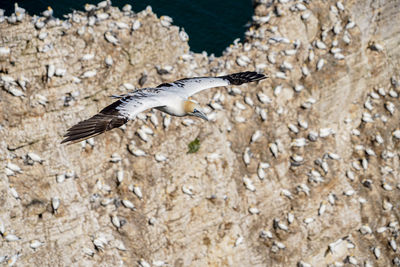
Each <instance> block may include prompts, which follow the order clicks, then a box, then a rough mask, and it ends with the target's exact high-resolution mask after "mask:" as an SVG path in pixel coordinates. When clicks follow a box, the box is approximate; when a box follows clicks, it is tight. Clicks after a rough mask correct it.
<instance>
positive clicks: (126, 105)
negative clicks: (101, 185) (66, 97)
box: [61, 88, 163, 143]
mask: <svg viewBox="0 0 400 267" xmlns="http://www.w3.org/2000/svg"><path fill="white" fill-rule="evenodd" d="M159 94H160V89H157V88H145V89H141V90H137V91H135V92H132V93H130V94H129V95H126V96H125V97H123V98H121V99H119V100H118V101H115V102H114V103H112V104H111V105H109V106H107V107H105V108H104V109H102V110H101V111H100V112H99V113H98V114H96V115H94V116H93V117H91V118H89V119H87V120H84V121H81V122H79V123H78V124H76V125H74V126H72V127H71V128H69V129H68V130H67V133H66V134H65V135H64V137H66V138H65V139H64V140H63V141H62V142H61V143H66V142H71V143H76V142H79V141H82V140H85V139H88V138H90V137H93V136H96V135H99V134H101V133H104V132H106V131H109V130H111V129H113V128H116V127H120V126H122V125H124V124H125V123H127V122H128V120H129V119H132V118H134V117H135V116H136V115H137V114H139V113H140V112H142V111H145V110H146V109H150V108H154V107H161V106H163V103H162V97H161V98H160V97H158V95H159Z"/></svg>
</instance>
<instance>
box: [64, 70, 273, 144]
mask: <svg viewBox="0 0 400 267" xmlns="http://www.w3.org/2000/svg"><path fill="white" fill-rule="evenodd" d="M265 78H267V76H265V75H264V74H258V73H257V72H250V71H246V72H239V73H234V74H230V75H226V76H220V77H196V78H186V79H182V80H178V81H175V82H172V83H163V84H160V85H159V86H157V87H156V88H143V89H139V90H135V91H132V92H130V93H128V94H124V95H119V96H112V97H113V98H117V99H119V100H118V101H116V102H114V103H112V104H111V105H109V106H107V107H105V108H104V109H102V110H101V111H100V112H99V113H98V114H96V115H94V116H93V117H91V118H89V119H87V120H84V121H81V122H79V123H78V124H76V125H75V126H73V127H71V128H70V129H68V131H67V133H66V134H65V135H64V137H66V138H65V139H64V140H63V141H62V142H61V143H66V142H71V143H75V142H78V141H82V140H85V139H88V138H90V137H93V136H96V135H99V134H101V133H104V132H106V131H109V130H111V129H113V128H116V127H120V126H122V125H124V124H125V123H127V122H128V121H129V120H132V119H134V118H135V117H136V115H137V114H139V113H140V112H143V111H145V110H147V109H150V108H156V109H158V110H160V111H162V112H165V113H167V114H170V115H173V116H178V117H183V116H187V115H191V116H196V117H199V118H202V119H204V120H208V118H207V116H206V115H205V114H204V113H203V111H202V109H201V108H200V106H199V105H198V104H197V103H195V102H193V101H192V100H189V99H188V98H189V97H190V96H192V95H194V94H196V93H198V92H200V91H202V90H204V89H208V88H213V87H219V86H227V85H231V84H232V85H241V84H243V83H248V82H254V81H260V80H263V79H265Z"/></svg>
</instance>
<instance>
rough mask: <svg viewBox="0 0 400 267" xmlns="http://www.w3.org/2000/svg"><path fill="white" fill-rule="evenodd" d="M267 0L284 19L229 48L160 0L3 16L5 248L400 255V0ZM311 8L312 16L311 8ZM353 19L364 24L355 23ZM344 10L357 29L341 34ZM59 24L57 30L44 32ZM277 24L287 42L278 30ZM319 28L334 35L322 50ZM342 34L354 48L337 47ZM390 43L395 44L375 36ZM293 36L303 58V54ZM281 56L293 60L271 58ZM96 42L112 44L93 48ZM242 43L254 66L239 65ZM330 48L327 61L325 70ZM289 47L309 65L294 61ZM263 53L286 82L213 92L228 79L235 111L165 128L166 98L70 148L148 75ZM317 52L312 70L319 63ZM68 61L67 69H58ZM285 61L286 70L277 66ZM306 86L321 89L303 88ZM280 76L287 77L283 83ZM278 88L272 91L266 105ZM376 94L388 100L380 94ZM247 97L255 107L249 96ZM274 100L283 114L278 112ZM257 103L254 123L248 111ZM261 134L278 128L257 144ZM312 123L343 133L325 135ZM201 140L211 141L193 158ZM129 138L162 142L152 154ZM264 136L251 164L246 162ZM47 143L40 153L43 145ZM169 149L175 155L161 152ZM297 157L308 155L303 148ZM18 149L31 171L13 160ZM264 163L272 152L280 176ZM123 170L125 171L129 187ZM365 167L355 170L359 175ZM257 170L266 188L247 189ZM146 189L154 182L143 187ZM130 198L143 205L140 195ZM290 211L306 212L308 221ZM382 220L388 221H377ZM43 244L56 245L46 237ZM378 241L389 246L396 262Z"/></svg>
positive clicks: (321, 262)
mask: <svg viewBox="0 0 400 267" xmlns="http://www.w3.org/2000/svg"><path fill="white" fill-rule="evenodd" d="M258 2H259V3H258ZM258 2H257V1H256V2H255V3H254V4H255V15H257V16H259V17H265V16H271V18H270V19H269V22H268V23H261V24H260V25H258V24H254V25H253V26H251V27H250V28H249V29H248V31H247V32H246V36H247V37H246V42H245V44H242V43H236V44H234V45H231V46H230V47H228V48H227V49H226V51H225V52H224V55H223V56H221V57H217V58H212V57H208V56H207V55H206V54H195V53H192V52H190V51H189V46H188V44H187V42H184V41H182V40H181V39H180V38H179V28H178V27H176V26H169V27H166V26H162V25H161V22H160V19H158V18H157V17H156V15H155V14H154V13H152V11H151V9H150V8H148V9H147V10H145V11H142V12H140V13H137V14H134V13H132V12H130V11H126V12H124V13H122V12H121V11H119V10H118V9H117V8H114V7H111V8H109V9H106V10H102V9H100V10H97V11H92V13H93V14H90V15H91V17H89V16H88V14H87V13H82V12H74V14H71V15H70V18H69V19H68V20H66V21H65V22H63V21H60V20H53V21H49V22H47V24H46V26H45V27H44V28H42V29H40V30H37V29H36V28H35V26H34V24H33V23H32V22H31V20H32V18H31V17H29V16H26V17H25V18H24V20H23V21H22V22H21V23H16V24H8V22H7V21H5V22H2V23H0V47H4V49H2V50H1V51H5V52H2V54H0V71H1V74H0V76H1V84H0V86H1V89H2V90H1V91H0V107H1V111H0V118H1V120H0V121H1V127H0V136H1V138H0V166H2V167H1V172H0V178H1V179H0V206H1V207H2V208H1V210H0V226H1V225H4V229H5V231H6V232H7V233H12V234H15V235H16V236H17V237H19V238H20V239H19V240H16V241H12V242H7V241H6V236H7V234H6V233H3V237H2V238H0V257H1V256H7V259H10V258H11V257H13V256H14V258H17V261H16V264H17V265H18V266H48V265H51V266H136V265H139V264H140V262H142V263H143V262H144V261H146V262H148V263H150V264H153V263H154V264H157V263H158V264H160V263H161V261H163V262H165V263H166V264H168V265H169V266H295V265H296V264H298V265H299V266H306V265H304V263H308V264H311V265H312V266H327V265H332V266H334V264H335V263H338V264H339V263H348V264H350V263H349V262H353V263H355V260H356V261H357V263H358V264H361V265H365V264H366V263H367V262H370V263H371V264H373V266H389V265H390V264H392V263H393V264H396V263H397V264H400V263H399V262H400V259H399V256H398V250H396V251H394V249H393V246H390V244H389V241H391V240H394V242H397V245H399V244H400V239H399V234H398V233H399V225H398V218H399V206H398V203H399V202H400V197H399V195H400V194H399V190H400V179H399V177H400V176H399V143H400V140H399V139H398V138H396V137H395V134H393V133H394V132H395V130H397V129H398V128H399V120H400V116H399V111H398V109H399V106H400V105H399V101H398V100H399V99H398V96H397V97H396V93H397V94H399V86H400V72H399V66H400V64H399V63H400V50H399V49H398V43H399V41H400V34H399V31H400V30H399V29H400V28H399V27H398V25H397V24H398V22H399V21H400V6H399V2H398V1H343V2H342V3H343V5H344V7H345V9H344V10H340V9H338V8H337V7H338V6H340V4H337V2H335V1H309V3H308V4H304V3H303V5H305V6H306V8H307V10H306V11H302V10H300V11H299V9H301V6H299V7H300V8H298V7H296V6H295V5H296V4H299V3H300V1H275V2H274V3H273V4H272V3H271V2H272V1H258ZM301 2H303V1H301ZM306 2H308V1H306ZM103 12H106V13H108V14H109V16H108V18H106V19H103V20H100V21H95V23H94V24H93V23H92V22H93V18H94V17H93V16H94V15H95V14H96V13H103ZM305 12H311V14H310V16H309V17H308V19H306V20H305V19H302V14H303V13H305ZM279 14H280V16H278V15H279ZM100 17H106V16H100ZM36 19H37V18H36ZM117 20H118V21H119V22H120V23H119V24H116V23H115V22H116V21H117ZM138 20H139V21H140V23H138V22H136V21H138ZM349 20H350V21H353V22H354V23H355V25H354V27H351V26H352V25H351V24H350V26H348V27H349V29H346V25H348V21H349ZM124 23H125V24H126V25H128V26H129V27H128V28H126V27H125V24H124ZM337 23H339V24H340V25H341V28H342V31H341V32H340V33H339V34H337V35H335V34H334V32H333V31H332V28H333V27H334V25H335V24H337ZM68 24H69V25H68ZM164 24H165V23H164ZM117 25H123V26H124V27H117ZM132 25H135V27H134V28H135V30H132ZM345 31H346V32H347V33H345ZM41 32H47V33H48V34H47V36H46V35H45V34H42V35H41V37H44V38H43V40H40V39H39V38H38V36H39V34H40V33H41ZM345 35H346V36H345ZM110 36H112V37H110ZM277 37H279V38H280V37H284V38H287V39H285V40H283V39H282V38H281V39H280V40H281V42H277V41H276V40H277ZM344 37H345V38H344ZM112 38H114V39H112ZM115 38H116V39H115ZM271 38H273V39H271ZM279 38H278V39H279ZM287 40H288V42H287ZM318 40H319V41H322V42H324V44H325V45H326V47H327V48H326V49H319V48H317V47H316V45H315V43H314V42H316V41H318ZM348 40H350V43H349V44H346V41H348ZM110 41H111V42H110ZM335 41H337V47H339V48H340V49H341V52H340V53H341V54H343V55H344V59H335V57H334V55H333V54H332V53H330V52H329V50H330V49H331V47H332V43H333V44H334V43H335ZM373 44H379V45H380V46H381V47H382V48H383V50H381V51H376V50H380V49H375V50H374V49H373V47H374V46H373ZM380 46H379V47H380ZM375 47H378V46H375ZM7 48H9V50H10V51H9V53H7V51H8V49H7ZM293 49H296V50H297V51H296V53H295V54H294V55H293V54H291V53H292V52H288V53H285V50H293ZM310 49H312V50H313V52H314V55H315V57H314V59H313V60H312V61H309V59H308V57H309V50H310ZM268 53H275V54H276V63H275V64H271V63H269V61H268V60H267V55H268ZM86 54H94V57H93V58H92V59H89V60H81V58H82V57H83V56H84V55H86ZM188 54H190V55H191V56H188ZM110 56H111V58H112V62H111V63H110V60H109V57H110ZM238 56H246V57H248V58H249V59H250V61H251V62H250V63H248V62H247V63H245V64H248V65H247V66H239V65H238V64H237V63H236V59H237V58H238ZM107 57H108V60H107V62H108V63H107V64H106V63H105V59H106V58H107ZM89 58H90V57H89ZM321 58H323V59H324V61H325V64H324V66H323V67H322V68H321V69H320V70H319V71H317V69H316V66H317V62H318V60H319V59H321ZM284 61H285V62H287V63H290V64H291V65H292V66H293V68H292V70H288V69H282V68H281V67H280V66H281V65H282V63H283V62H284ZM51 65H52V66H53V67H50V66H51ZM256 66H258V67H260V66H261V67H262V68H261V69H260V71H262V72H264V73H266V74H268V75H269V76H270V78H269V79H267V80H264V81H262V82H259V83H258V84H254V83H253V84H247V85H243V86H240V90H241V91H242V94H241V95H240V94H239V95H238V94H234V93H228V92H229V91H230V90H231V88H228V90H227V89H226V88H216V89H213V90H209V91H205V92H202V93H200V94H199V95H197V96H195V99H197V100H198V101H199V102H200V103H201V104H202V105H207V104H209V103H211V98H212V96H214V95H215V93H217V92H220V93H221V95H222V98H221V97H219V99H217V100H216V101H217V102H219V104H220V105H222V107H223V109H222V110H215V111H212V112H215V120H214V121H211V122H204V121H201V120H198V119H194V124H192V125H190V126H185V125H183V124H182V120H183V119H182V118H172V123H171V125H170V126H169V127H168V128H167V129H164V128H163V124H162V122H163V119H164V118H163V115H162V114H160V112H158V111H148V112H146V113H145V114H146V115H151V114H152V113H154V114H155V115H156V116H157V118H158V121H159V124H158V126H157V127H155V126H154V125H153V124H152V123H151V122H150V116H148V117H147V119H146V121H142V120H140V119H137V120H136V121H134V122H130V123H129V124H128V125H127V127H126V129H125V130H121V129H115V130H113V131H111V132H108V133H106V134H103V135H101V136H98V137H96V138H94V140H90V141H87V142H86V143H83V145H81V144H74V145H70V146H66V145H61V144H60V141H61V140H62V135H63V134H64V133H65V131H66V129H67V128H69V127H70V126H72V125H74V124H75V123H77V122H79V121H80V120H83V119H86V118H88V117H90V116H92V115H93V114H95V113H96V112H98V111H99V110H100V109H101V108H103V107H105V106H106V105H108V104H110V103H111V102H112V100H111V99H110V98H109V97H108V96H110V95H112V94H121V93H125V92H126V91H127V89H126V87H127V86H128V87H130V85H127V83H129V84H131V85H133V86H135V87H136V88H140V86H139V79H140V78H141V77H142V74H143V73H146V74H147V76H148V79H147V81H146V82H145V84H144V86H147V87H150V86H157V85H158V84H160V83H162V82H168V81H173V80H175V79H179V78H183V77H193V76H204V75H222V74H227V73H233V72H238V71H245V70H254V69H255V68H256ZM286 66H287V64H286ZM303 66H307V67H308V69H309V71H310V75H308V76H307V77H304V76H303V74H302V70H301V68H302V67H303ZM53 69H54V70H55V74H56V75H51V74H52V73H50V75H49V70H51V72H53ZM57 69H62V70H65V73H63V71H58V72H57ZM277 72H284V73H285V76H286V79H280V78H276V76H275V74H276V73H277ZM57 73H58V74H57ZM60 73H61V75H60ZM159 73H164V74H159ZM4 75H8V76H4ZM49 76H51V77H49ZM9 77H11V78H13V79H14V80H15V82H13V81H12V80H11V81H10V79H9ZM24 81H25V82H24ZM21 84H22V85H21ZM124 84H125V85H124ZM299 84H301V85H303V86H304V89H303V90H302V91H300V92H295V91H294V90H293V88H294V87H295V86H296V85H299ZM278 85H282V90H281V92H280V93H277V94H274V92H273V89H274V88H276V87H277V86H278ZM379 88H383V89H379ZM13 89H19V90H20V91H21V92H23V96H15V94H13V93H12V92H15V91H13ZM383 91H385V96H383ZM390 91H392V92H391V94H389V92H390ZM260 92H262V93H264V94H265V95H267V96H268V97H269V98H270V99H271V100H272V102H271V103H261V102H260V101H259V100H258V99H257V93H260ZM371 93H372V94H371ZM377 96H378V97H377ZM245 97H247V100H245ZM374 97H375V98H374ZM248 98H250V99H251V100H252V102H253V103H254V104H253V105H249V104H245V103H251V102H249V99H248ZM311 98H312V99H311ZM368 99H370V102H371V104H372V107H373V108H372V110H368V109H367V108H365V107H364V103H365V102H366V101H367V100H368ZM237 101H239V102H241V103H242V104H244V105H245V107H246V109H244V110H240V109H238V108H236V107H235V103H236V102H237ZM314 102H315V103H314ZM388 102H391V103H392V104H394V107H395V111H394V113H393V115H391V113H390V112H389V111H388V110H387V109H386V108H385V107H386V106H387V105H388V104H387V103H388ZM260 110H265V111H266V114H267V119H266V120H264V121H263V120H262V119H261V117H260V115H259V114H260ZM366 112H367V113H369V114H370V116H369V115H368V114H365V113H366ZM213 116H214V115H213ZM239 117H242V118H244V122H241V123H239V122H237V120H236V119H237V118H239ZM299 119H300V120H305V121H307V122H308V128H307V129H305V128H302V127H300V126H298V128H299V132H298V133H297V134H296V133H293V132H292V131H290V130H289V128H288V125H289V124H294V125H297V123H298V120H299ZM363 119H364V121H365V122H363V121H362V120H363ZM242 120H243V119H242ZM369 121H371V122H369ZM142 125H147V126H148V127H150V128H151V129H152V130H153V131H154V136H151V135H149V141H148V142H144V141H142V140H141V139H140V138H139V136H137V134H135V132H136V129H139V128H140V127H141V126H142ZM329 128H331V129H329ZM256 130H260V131H261V132H262V135H261V137H260V138H259V139H258V140H257V142H253V143H250V140H251V136H252V135H253V134H254V132H255V131H256ZM310 132H316V133H319V134H320V135H322V136H325V137H318V138H317V140H316V141H315V142H311V141H310V140H308V139H307V138H308V135H309V133H310ZM354 133H356V134H358V133H359V134H358V135H355V134H354ZM377 135H380V136H381V138H382V140H383V143H380V141H381V140H380V138H379V136H378V137H376V136H377ZM196 137H197V138H199V140H200V142H201V146H200V150H199V151H198V152H196V153H193V154H188V153H187V151H188V144H189V143H190V142H191V141H193V140H194V139H195V138H196ZM300 138H306V142H305V146H299V145H301V143H304V141H303V140H301V139H300ZM296 139H298V140H297V141H295V140H296ZM92 141H93V142H92ZM132 142H133V144H132ZM271 146H276V148H277V157H274V156H273V155H272V153H271V150H270V147H271ZM128 147H129V148H132V147H135V148H139V149H141V150H143V151H144V152H145V153H146V155H145V156H141V157H136V156H134V155H132V154H131V153H130V152H129V151H128ZM246 148H249V153H250V163H249V164H248V165H246V164H245V163H244V162H243V153H244V151H245V150H246ZM366 149H371V150H372V151H373V152H374V153H375V154H376V156H372V155H369V154H368V153H366ZM32 152H33V153H35V154H36V156H30V157H28V156H27V154H28V153H32ZM328 153H336V154H338V155H339V156H340V158H339V159H332V157H333V156H332V157H329V155H328ZM156 154H162V155H165V156H166V157H167V160H166V161H156V160H155V155H156ZM370 154H371V153H370ZM30 155H32V154H30ZM294 155H298V156H301V157H302V158H303V161H300V162H294V161H293V157H292V156H294ZM37 157H38V158H37ZM118 157H120V158H121V160H118ZM34 158H35V159H36V160H35V159H34ZM294 158H296V157H294ZM297 158H298V157H297ZM333 158H335V157H333ZM111 159H113V160H112V161H113V162H112V161H110V160H111ZM9 162H11V163H13V164H16V165H17V166H19V167H20V168H21V170H22V172H13V171H12V170H11V172H10V170H9V169H6V166H7V164H8V163H9ZM260 162H266V163H269V165H270V167H269V168H265V169H264V172H265V177H264V179H262V180H261V179H259V178H258V175H257V173H258V169H259V165H260ZM10 166H11V165H10ZM119 170H123V171H124V177H123V180H122V181H121V182H120V183H119V182H117V172H118V171H119ZM348 170H351V171H352V172H353V174H354V179H349V178H348V176H346V172H347V171H348ZM12 172H13V173H12ZM59 175H64V176H65V179H60V177H61V178H64V176H59ZM57 176H59V178H57ZM244 176H247V177H248V178H249V179H250V181H251V182H252V184H253V186H254V187H255V191H254V192H253V191H250V190H248V189H246V186H245V185H244V183H243V177H244ZM371 182H372V184H371ZM134 188H135V190H137V188H140V190H141V193H142V197H141V198H139V197H138V196H137V194H138V193H137V194H136V195H135V194H134V193H133V192H132V190H133V189H134ZM14 189H15V191H14ZM188 190H189V191H188ZM282 190H284V191H282ZM184 191H185V192H186V193H185V192H184ZM15 192H16V193H17V194H18V196H17V195H16V193H15ZM136 192H137V191H136ZM190 192H191V193H190ZM282 192H285V193H282ZM56 198H58V199H59V200H60V204H59V206H58V207H57V208H55V207H54V199H56ZM123 199H127V200H130V201H131V202H132V203H133V204H134V206H135V209H134V210H132V209H131V208H126V207H125V206H123V205H122V204H121V201H122V200H123ZM52 201H53V204H52ZM321 206H324V209H323V212H322V211H321V210H322V208H321ZM255 208H256V209H255ZM257 210H258V212H255V211H257ZM250 211H251V212H250ZM252 213H253V214H252ZM289 213H290V214H292V215H294V219H293V217H291V219H290V223H289V222H288V214H289ZM292 215H290V216H292ZM292 219H293V221H291V220H292ZM365 225H366V226H368V227H370V229H371V230H372V233H371V234H368V233H367V234H365V233H364V234H363V233H362V231H360V228H361V227H362V226H365ZM382 227H386V228H382ZM378 229H380V230H379V231H378V232H377V230H378ZM382 229H386V230H385V231H383V230H382ZM263 230H264V231H270V233H271V234H272V238H269V237H267V236H266V235H265V232H262V231H263ZM382 231H383V232H382ZM260 233H264V234H261V236H260ZM34 240H39V241H40V242H43V244H42V245H41V246H40V247H38V248H36V249H32V248H31V247H30V244H31V242H32V241H34ZM338 240H339V241H338ZM340 240H343V241H340ZM335 242H336V243H335ZM373 247H379V248H380V251H381V255H380V257H379V258H377V257H376V255H375V254H374V252H373V249H372V248H373ZM17 254H19V256H18V257H17V256H15V255H17ZM396 257H397V258H396ZM302 264H303V265H302Z"/></svg>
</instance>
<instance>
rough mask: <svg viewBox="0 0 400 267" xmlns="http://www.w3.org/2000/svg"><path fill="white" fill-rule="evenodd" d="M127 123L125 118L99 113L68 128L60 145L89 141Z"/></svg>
mask: <svg viewBox="0 0 400 267" xmlns="http://www.w3.org/2000/svg"><path fill="white" fill-rule="evenodd" d="M127 121H128V120H127V118H122V117H117V116H113V115H106V114H101V113H99V114H97V115H95V116H93V117H91V118H90V119H87V120H84V121H81V122H79V123H78V124H76V125H74V126H72V127H71V128H69V129H68V130H67V133H66V134H65V135H64V137H66V138H65V139H64V140H62V141H61V144H64V143H68V144H74V143H77V142H80V141H83V140H86V139H89V138H91V137H94V136H96V135H99V134H102V133H104V132H106V131H109V130H111V129H114V128H116V127H120V126H122V125H124V124H125V123H126V122H127Z"/></svg>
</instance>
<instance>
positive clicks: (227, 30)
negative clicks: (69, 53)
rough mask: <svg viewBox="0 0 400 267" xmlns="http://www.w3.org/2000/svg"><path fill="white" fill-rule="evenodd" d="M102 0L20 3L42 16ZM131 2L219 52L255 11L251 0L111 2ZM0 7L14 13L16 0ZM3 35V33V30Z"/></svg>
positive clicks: (197, 47)
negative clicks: (49, 9) (148, 8)
mask: <svg viewBox="0 0 400 267" xmlns="http://www.w3.org/2000/svg"><path fill="white" fill-rule="evenodd" d="M98 2H99V1H88V0H85V1H82V0H76V1H72V0H57V1H50V0H21V1H19V2H18V4H19V6H20V7H23V8H25V9H26V10H27V12H28V13H29V14H31V15H34V14H36V15H39V14H40V13H41V12H42V11H43V10H46V9H47V7H48V6H51V7H52V8H53V10H54V16H55V17H59V18H62V15H64V14H67V13H70V12H71V11H72V10H83V6H84V5H85V4H86V3H93V4H96V3H98ZM127 3H128V4H131V5H132V8H133V10H134V11H135V12H138V11H141V10H143V9H145V8H146V6H148V5H151V6H152V8H153V11H154V12H155V13H156V14H157V15H158V16H161V15H168V16H170V17H172V18H173V19H174V25H177V26H180V27H183V28H185V31H186V32H187V33H188V34H189V37H190V39H189V45H190V48H191V50H192V51H194V52H201V51H204V50H205V51H207V52H208V53H214V54H215V55H217V56H218V55H220V54H221V52H222V51H223V50H224V49H225V48H226V47H227V46H228V45H229V44H231V43H232V42H233V40H234V39H236V38H243V35H244V32H245V30H246V26H245V25H246V24H247V23H248V22H249V21H250V19H251V16H252V14H253V8H252V3H251V0H219V1H218V0H197V1H196V0H195V1H188V0H168V1H167V0H142V1H141V0H135V1H129V0H125V1H121V0H114V1H112V4H113V6H118V7H120V8H122V7H123V6H124V5H125V4H127ZM0 8H1V9H5V10H6V14H10V13H11V12H14V1H13V0H0ZM0 34H1V33H0Z"/></svg>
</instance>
